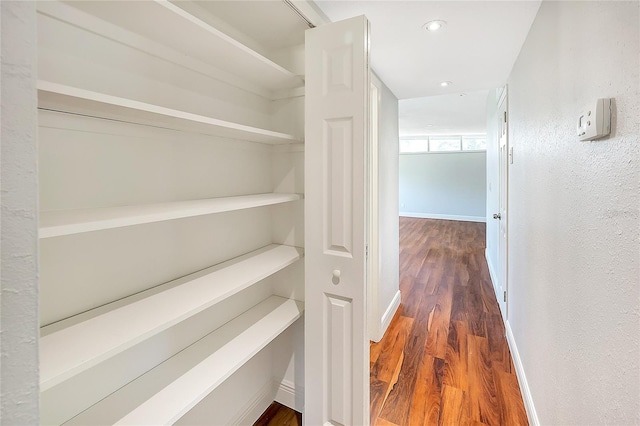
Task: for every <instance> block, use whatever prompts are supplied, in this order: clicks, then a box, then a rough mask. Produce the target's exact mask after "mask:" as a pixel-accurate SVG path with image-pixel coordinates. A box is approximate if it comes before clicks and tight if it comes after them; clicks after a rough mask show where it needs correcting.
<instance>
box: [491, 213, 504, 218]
mask: <svg viewBox="0 0 640 426" xmlns="http://www.w3.org/2000/svg"><path fill="white" fill-rule="evenodd" d="M493 218H494V219H502V216H501V215H500V213H494V214H493Z"/></svg>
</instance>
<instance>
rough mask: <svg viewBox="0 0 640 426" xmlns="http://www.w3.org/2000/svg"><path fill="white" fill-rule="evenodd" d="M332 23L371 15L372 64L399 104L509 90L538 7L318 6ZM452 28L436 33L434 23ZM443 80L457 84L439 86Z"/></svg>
mask: <svg viewBox="0 0 640 426" xmlns="http://www.w3.org/2000/svg"><path fill="white" fill-rule="evenodd" d="M315 3H316V4H317V5H318V7H319V8H320V9H321V10H322V11H323V12H324V13H325V14H326V15H327V16H328V17H329V19H330V20H331V21H333V22H335V21H339V20H342V19H347V18H351V17H354V16H358V15H363V14H364V15H366V16H367V18H368V19H369V21H370V22H371V52H372V53H371V56H372V58H371V64H372V68H373V69H374V70H375V72H376V73H377V74H378V75H379V76H380V78H381V79H382V80H383V81H384V83H385V84H386V85H387V86H388V87H389V88H390V89H391V91H392V92H393V93H394V94H395V95H396V96H397V97H398V98H399V99H408V98H418V97H423V96H435V95H443V94H452V93H461V92H470V91H474V90H482V89H492V88H495V87H500V86H503V85H504V84H505V83H506V81H507V77H508V76H509V73H510V72H511V68H512V67H513V64H514V62H515V60H516V58H517V56H518V53H519V52H520V48H521V47H522V44H523V42H524V40H525V38H526V36H527V33H528V32H529V28H530V27H531V23H532V22H533V19H534V17H535V15H536V13H537V11H538V8H539V6H540V1H481V0H476V1H426V0H424V1H406V0H395V1H327V0H315ZM435 19H440V20H444V21H446V22H447V26H446V27H445V28H444V30H442V31H439V32H436V33H430V32H428V31H426V30H424V29H423V25H424V24H425V23H427V22H428V21H431V20H435ZM441 81H452V82H453V85H452V86H450V87H445V88H443V87H440V85H439V83H440V82H441Z"/></svg>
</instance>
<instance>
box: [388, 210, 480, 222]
mask: <svg viewBox="0 0 640 426" xmlns="http://www.w3.org/2000/svg"><path fill="white" fill-rule="evenodd" d="M400 216H404V217H417V218H421V219H443V220H458V221H462V222H486V221H487V218H485V217H484V216H458V215H454V214H438V213H422V212H400Z"/></svg>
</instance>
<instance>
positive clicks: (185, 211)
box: [39, 193, 301, 239]
mask: <svg viewBox="0 0 640 426" xmlns="http://www.w3.org/2000/svg"><path fill="white" fill-rule="evenodd" d="M300 198H301V196H300V195H299V194H278V193H269V194H255V195H243V196H237V197H224V198H211V199H205V200H192V201H176V202H170V203H159V204H143V205H136V206H123V207H110V208H101V209H78V210H56V211H45V212H41V214H40V230H39V237H40V238H41V239H42V238H51V237H59V236H63V235H72V234H78V233H82V232H91V231H99V230H104V229H113V228H120V227H124V226H131V225H141V224H145V223H153V222H162V221H166V220H173V219H181V218H187V217H193V216H202V215H207V214H213V213H223V212H229V211H234V210H242V209H249V208H254V207H261V206H269V205H272V204H280V203H286V202H290V201H296V200H299V199H300Z"/></svg>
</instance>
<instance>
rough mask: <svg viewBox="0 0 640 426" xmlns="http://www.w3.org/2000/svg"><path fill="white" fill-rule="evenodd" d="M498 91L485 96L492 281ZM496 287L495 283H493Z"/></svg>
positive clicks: (495, 257) (494, 268) (495, 246)
mask: <svg viewBox="0 0 640 426" xmlns="http://www.w3.org/2000/svg"><path fill="white" fill-rule="evenodd" d="M499 92H500V90H498V89H493V90H490V91H489V95H488V96H487V99H486V102H487V155H486V157H487V200H486V205H487V209H486V217H487V228H486V233H487V248H486V250H485V254H486V257H487V263H488V266H489V270H490V271H491V273H492V274H493V275H492V279H494V280H495V279H496V278H497V277H496V275H495V274H496V273H497V272H498V236H499V233H498V232H499V226H498V225H499V222H498V221H497V220H494V219H493V218H492V215H493V214H494V213H497V212H498V211H499V207H500V205H499V203H500V199H499V195H500V192H499V191H500V186H499V184H500V182H499V177H500V176H499V169H498V166H499V164H498V158H499V153H500V146H499V145H498V133H499V126H498V116H497V115H498V99H497V98H498V93H499ZM493 284H494V285H496V284H497V283H495V282H494V283H493Z"/></svg>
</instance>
